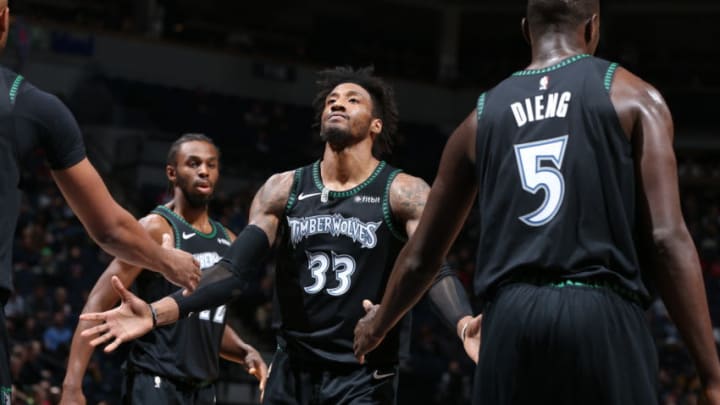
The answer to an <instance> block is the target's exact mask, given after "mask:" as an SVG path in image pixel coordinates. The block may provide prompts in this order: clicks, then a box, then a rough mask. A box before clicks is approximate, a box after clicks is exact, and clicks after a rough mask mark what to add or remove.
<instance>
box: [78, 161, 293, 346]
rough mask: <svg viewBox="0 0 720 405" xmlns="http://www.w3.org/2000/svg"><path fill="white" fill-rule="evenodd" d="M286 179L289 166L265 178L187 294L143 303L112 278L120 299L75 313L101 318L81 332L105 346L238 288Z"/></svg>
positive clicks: (255, 262) (275, 221)
mask: <svg viewBox="0 0 720 405" xmlns="http://www.w3.org/2000/svg"><path fill="white" fill-rule="evenodd" d="M292 181H293V172H285V173H281V174H276V175H274V176H272V177H270V179H268V181H267V182H265V184H264V185H263V186H262V187H261V188H260V190H259V191H258V192H257V194H256V195H255V198H254V199H253V202H252V205H251V207H250V223H249V224H248V226H247V227H246V228H245V229H244V230H243V231H242V232H240V234H239V235H238V237H237V239H235V241H234V242H233V243H232V245H231V246H230V250H229V251H228V253H227V254H226V255H225V256H224V257H223V259H222V260H221V261H220V262H218V263H217V264H215V265H214V266H213V267H211V268H209V269H207V270H205V272H204V273H203V278H202V281H201V282H200V286H199V287H198V289H197V291H196V292H195V293H193V294H191V295H190V296H187V297H185V296H183V295H182V294H173V295H172V296H167V297H165V298H162V299H160V300H158V301H156V302H154V303H152V305H148V304H147V303H145V302H144V301H142V300H140V299H139V298H137V297H135V296H134V295H133V294H132V293H130V292H129V291H127V290H125V289H124V288H123V287H122V285H121V283H119V281H115V280H114V279H113V286H114V287H115V288H116V290H118V293H119V294H120V296H121V300H122V304H121V305H120V306H119V307H118V308H115V309H113V310H111V311H107V312H101V313H87V314H83V315H81V319H85V320H99V321H105V323H103V324H101V325H97V326H95V327H92V328H89V329H86V330H84V331H83V335H84V336H92V335H96V336H97V335H99V336H97V337H96V338H95V339H93V340H92V341H91V344H92V345H93V346H97V345H99V344H102V343H104V342H108V341H111V340H112V343H110V344H109V345H108V346H107V347H105V351H106V352H110V351H112V350H115V349H116V348H117V347H118V346H119V345H120V344H121V343H123V342H126V341H128V340H132V339H135V338H137V337H139V336H142V335H144V334H145V333H147V332H149V331H150V330H152V328H153V327H154V326H158V325H166V324H169V323H172V322H175V321H177V320H178V319H179V318H180V317H183V316H185V315H187V314H188V313H190V312H198V311H201V310H204V309H209V308H214V307H217V306H219V305H222V304H225V303H227V302H228V301H230V300H231V299H232V298H234V297H236V296H238V295H240V294H242V292H243V290H244V287H245V279H246V277H247V274H248V273H249V272H251V271H255V270H257V267H258V266H259V265H260V264H261V263H262V259H264V257H265V255H266V254H267V252H268V251H269V249H270V246H272V245H273V244H274V242H275V237H276V235H277V227H278V225H279V224H280V218H281V217H282V214H283V212H284V210H285V205H286V204H287V200H288V197H289V195H290V187H291V186H292ZM153 312H154V314H153Z"/></svg>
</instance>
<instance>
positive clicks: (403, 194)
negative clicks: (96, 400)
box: [83, 68, 479, 405]
mask: <svg viewBox="0 0 720 405" xmlns="http://www.w3.org/2000/svg"><path fill="white" fill-rule="evenodd" d="M319 84H320V87H321V90H320V92H319V94H318V96H317V98H316V102H315V103H314V105H315V107H316V111H317V119H318V121H319V123H320V132H321V136H322V138H323V139H324V140H325V142H326V144H325V150H324V153H323V157H322V159H321V160H319V161H317V162H315V163H313V164H310V165H308V166H305V167H303V168H299V169H297V170H292V171H288V172H284V173H280V174H276V175H274V176H272V177H270V179H268V180H267V182H266V183H265V184H264V185H263V186H262V187H261V188H260V190H259V191H258V192H257V194H256V195H255V198H254V200H253V203H252V206H251V208H250V218H249V220H250V221H249V222H250V224H249V225H248V227H247V228H246V229H245V230H244V231H243V232H242V233H241V234H240V235H239V236H238V240H237V241H236V242H235V243H234V244H233V247H232V248H231V250H230V251H229V252H228V254H226V256H225V260H223V261H221V262H220V264H219V265H218V266H216V267H215V268H214V269H213V270H211V271H213V272H215V271H217V272H218V275H217V277H223V276H221V275H219V274H222V273H223V272H225V273H228V274H230V273H229V272H228V268H231V269H232V270H231V271H232V272H233V273H232V275H230V276H225V277H226V278H223V279H222V281H220V282H215V283H210V284H207V285H206V284H205V283H206V281H207V280H208V279H209V278H210V277H207V278H206V277H203V281H202V283H201V284H202V285H203V287H201V288H199V289H198V291H196V292H195V293H194V294H192V295H191V296H189V297H182V296H180V294H175V295H174V296H173V297H169V298H164V299H162V300H160V301H156V302H155V303H153V304H152V308H153V310H154V311H155V312H156V313H155V314H154V315H153V313H152V311H150V310H149V309H148V305H147V304H145V303H144V302H143V301H142V300H138V299H137V298H136V297H134V296H132V295H131V294H130V293H129V292H127V290H125V289H124V288H123V287H122V285H121V283H118V280H117V279H114V280H113V282H114V285H115V286H116V288H118V289H119V291H120V293H121V296H122V299H123V305H121V306H120V307H119V308H118V309H115V310H113V311H109V312H106V313H101V314H86V315H83V316H84V317H85V318H86V319H95V320H107V322H106V323H105V324H102V325H99V326H97V327H94V328H90V329H88V330H87V331H85V332H83V334H85V335H88V336H90V335H93V334H95V333H97V332H100V333H102V335H101V336H100V337H97V336H96V335H95V337H96V339H93V341H92V343H93V344H95V345H97V344H100V343H102V342H104V341H107V340H108V339H110V338H112V337H115V336H116V337H117V338H116V339H115V341H114V342H112V343H111V344H110V345H108V347H106V349H105V350H106V351H110V350H113V349H114V348H115V347H117V345H118V344H119V343H120V342H122V341H125V340H127V339H130V338H134V337H137V336H140V335H142V334H143V333H145V332H147V331H148V330H150V329H151V328H152V325H153V322H152V318H153V316H155V321H156V322H157V324H158V325H163V324H166V323H168V322H172V321H174V320H175V319H178V317H179V318H182V317H184V316H185V314H186V313H187V311H197V310H198V309H199V308H207V307H208V306H212V305H218V304H220V303H222V302H223V301H222V300H224V299H227V298H226V297H227V296H228V295H232V294H233V292H234V290H237V291H242V288H243V285H242V279H243V277H244V274H246V272H248V271H252V270H253V269H254V268H255V267H256V266H257V264H258V263H259V262H260V260H261V258H262V257H264V256H265V253H266V252H267V251H268V249H269V247H270V246H271V245H275V246H276V247H277V270H276V304H277V305H276V307H277V309H278V310H279V314H278V315H279V316H278V322H277V324H276V326H277V332H278V333H277V339H278V351H277V353H276V355H275V357H274V359H273V363H272V372H271V373H270V376H269V378H268V383H267V387H266V390H265V398H264V402H265V403H268V404H276V403H283V404H311V403H312V404H333V405H336V404H350V403H368V404H393V403H395V397H396V387H397V374H398V360H399V358H400V357H401V356H403V354H404V352H405V351H406V350H407V349H406V348H407V344H408V341H409V336H408V332H409V327H408V323H407V322H408V321H407V319H406V321H404V322H403V325H401V326H399V327H397V328H395V329H393V331H392V332H391V333H390V334H389V336H388V339H386V340H385V342H384V344H383V345H382V346H381V347H380V348H378V350H377V351H376V352H375V353H374V354H373V355H371V356H368V359H367V360H366V361H365V364H362V365H361V364H359V363H358V361H357V360H356V359H355V358H354V356H353V350H352V340H353V328H354V327H355V323H356V322H357V320H358V319H360V317H361V316H363V314H364V313H365V310H373V304H372V302H377V301H378V300H380V299H381V298H382V297H383V293H384V290H385V284H386V281H387V279H388V277H389V271H390V268H391V266H392V263H393V262H394V260H395V257H396V255H397V253H398V252H399V250H400V247H401V246H402V244H403V243H404V241H405V239H406V237H407V235H411V234H412V233H413V232H414V231H415V227H416V225H417V222H418V220H419V219H420V215H421V214H422V210H423V207H424V205H425V198H426V196H427V193H428V191H429V187H428V185H427V184H426V183H425V182H424V181H423V180H422V179H420V178H417V177H413V176H410V175H408V174H405V173H402V172H400V171H399V170H397V169H395V168H393V167H391V166H390V165H388V164H387V163H385V162H384V161H381V160H379V159H378V158H377V157H376V156H377V155H378V154H379V153H380V151H382V150H383V149H384V148H387V143H388V141H389V140H390V135H391V134H393V133H394V131H395V128H396V125H397V108H396V106H395V100H394V96H393V93H392V90H391V88H390V87H389V86H388V85H387V84H385V83H384V82H383V81H382V80H380V79H379V78H377V77H375V76H372V75H371V71H370V70H368V69H361V70H357V71H356V70H352V69H347V68H336V69H334V70H329V71H325V72H324V73H323V79H322V80H321V81H320V83H319ZM438 266H439V265H438ZM442 274H443V276H447V275H452V274H453V272H452V271H451V270H449V269H447V268H445V269H444V270H443V273H442ZM214 276H216V275H215V274H212V276H211V277H214ZM235 293H237V292H235ZM430 298H431V300H432V301H433V302H434V303H435V304H436V306H437V307H438V308H439V309H440V310H441V311H443V317H444V318H445V319H446V320H448V321H449V323H450V324H451V325H452V326H453V327H456V328H457V330H458V336H460V335H461V333H460V332H461V331H462V329H463V327H464V325H466V324H468V323H469V322H470V321H472V320H473V318H472V317H471V316H470V314H471V312H472V310H471V308H470V306H469V304H468V300H467V297H466V296H465V295H464V290H463V287H462V285H461V284H460V283H459V281H458V280H457V278H456V277H454V276H450V277H439V278H438V280H437V282H436V283H435V285H434V287H433V288H432V289H431V292H430ZM464 343H465V347H466V348H467V349H466V350H467V351H468V352H470V353H472V352H476V350H477V347H478V344H479V341H478V340H477V339H473V338H470V339H465V340H464ZM473 347H474V349H473Z"/></svg>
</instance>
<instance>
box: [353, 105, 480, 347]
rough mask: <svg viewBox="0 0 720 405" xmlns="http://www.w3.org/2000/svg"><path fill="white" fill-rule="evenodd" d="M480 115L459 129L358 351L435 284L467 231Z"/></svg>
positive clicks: (359, 335) (362, 325)
mask: <svg viewBox="0 0 720 405" xmlns="http://www.w3.org/2000/svg"><path fill="white" fill-rule="evenodd" d="M476 128H477V119H476V114H475V112H474V111H473V112H472V113H471V114H470V115H469V116H468V117H467V118H466V119H465V120H464V121H463V122H462V123H461V124H460V125H459V126H458V128H456V129H455V131H454V132H453V134H452V136H451V137H450V139H449V140H448V143H447V144H446V146H445V149H444V151H443V155H442V159H441V161H440V167H439V170H438V174H437V177H436V179H435V182H434V183H433V187H432V189H431V191H430V194H429V197H428V200H427V205H426V206H425V208H424V210H423V213H422V216H421V219H420V221H419V224H418V225H417V228H416V229H415V232H413V234H412V236H411V237H410V240H409V241H408V243H407V244H406V245H405V247H404V248H403V249H402V251H401V252H400V255H399V256H398V258H397V260H396V261H395V267H394V268H393V271H392V274H391V276H390V280H389V281H388V286H387V289H386V291H385V294H384V296H383V300H382V302H381V303H380V307H379V308H378V311H377V313H376V315H375V316H374V317H373V319H372V320H371V321H369V322H366V321H365V320H364V319H363V320H361V321H360V322H358V326H357V328H356V329H355V345H354V346H355V347H354V349H355V355H356V356H357V357H358V358H359V359H362V357H363V356H364V355H365V354H366V353H367V352H369V351H370V350H372V349H374V348H375V347H377V345H378V344H379V343H380V341H381V340H382V338H383V337H384V336H385V334H387V332H388V331H389V330H390V329H391V328H392V327H393V326H394V325H395V324H396V323H397V322H398V321H399V320H400V318H402V316H403V315H404V314H405V313H406V312H407V311H408V310H409V309H410V308H412V307H413V306H414V305H415V304H416V303H417V302H418V301H419V300H420V298H421V297H422V295H423V294H424V293H425V291H427V289H428V288H429V287H430V286H431V284H432V281H433V279H434V277H435V276H436V274H437V271H438V269H439V267H440V265H441V263H442V260H443V258H444V257H445V255H447V252H448V251H449V250H450V247H451V246H452V243H453V242H454V241H455V238H456V237H457V235H458V233H459V232H460V230H461V229H462V226H463V224H464V222H465V219H466V217H467V214H468V213H469V211H470V208H471V207H472V203H473V199H474V197H475V194H476V192H477V182H476V180H475V174H474V173H475V168H474V160H475V156H474V150H475V149H474V148H475V132H476Z"/></svg>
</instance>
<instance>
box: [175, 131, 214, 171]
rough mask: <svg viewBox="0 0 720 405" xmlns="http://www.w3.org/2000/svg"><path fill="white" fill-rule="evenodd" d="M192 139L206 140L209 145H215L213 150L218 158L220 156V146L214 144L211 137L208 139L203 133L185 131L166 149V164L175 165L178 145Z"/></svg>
mask: <svg viewBox="0 0 720 405" xmlns="http://www.w3.org/2000/svg"><path fill="white" fill-rule="evenodd" d="M193 141H199V142H207V143H209V144H210V145H212V146H214V147H215V150H216V151H217V153H218V158H219V157H220V148H218V147H217V145H215V142H213V140H212V139H210V138H209V137H208V136H206V135H205V134H200V133H187V134H183V135H182V136H180V138H178V139H176V140H175V142H173V144H172V145H171V146H170V150H169V151H168V155H167V164H168V165H170V166H173V167H175V166H176V165H177V153H178V150H179V149H180V145H182V144H184V143H186V142H193Z"/></svg>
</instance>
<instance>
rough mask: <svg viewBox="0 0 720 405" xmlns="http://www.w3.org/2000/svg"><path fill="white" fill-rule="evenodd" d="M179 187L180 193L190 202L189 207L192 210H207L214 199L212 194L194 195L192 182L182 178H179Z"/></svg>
mask: <svg viewBox="0 0 720 405" xmlns="http://www.w3.org/2000/svg"><path fill="white" fill-rule="evenodd" d="M177 180H178V184H177V185H178V187H180V191H181V192H182V193H183V197H185V200H186V201H187V202H188V205H190V207H192V208H205V207H207V206H208V204H209V203H210V200H212V198H213V194H212V193H210V194H208V195H205V194H194V193H193V192H192V184H191V183H192V181H191V180H186V179H183V178H182V177H180V176H178V179H177Z"/></svg>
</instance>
